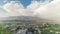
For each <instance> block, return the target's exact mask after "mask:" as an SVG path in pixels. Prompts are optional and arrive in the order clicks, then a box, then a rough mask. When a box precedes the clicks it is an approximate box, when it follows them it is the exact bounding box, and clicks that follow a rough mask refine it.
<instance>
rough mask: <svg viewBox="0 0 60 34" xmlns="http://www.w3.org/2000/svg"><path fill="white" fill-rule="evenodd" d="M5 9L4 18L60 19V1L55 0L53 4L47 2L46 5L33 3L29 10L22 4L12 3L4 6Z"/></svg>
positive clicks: (28, 7)
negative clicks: (33, 17)
mask: <svg viewBox="0 0 60 34" xmlns="http://www.w3.org/2000/svg"><path fill="white" fill-rule="evenodd" d="M3 9H4V10H6V13H5V15H3V16H7V17H9V16H22V15H23V16H35V17H40V18H42V19H52V20H54V19H58V20H59V19H60V0H54V1H51V2H48V1H45V2H44V3H41V2H38V1H32V2H31V4H30V5H28V6H27V8H24V6H23V5H22V4H21V3H17V2H15V1H11V2H9V3H6V4H4V5H3Z"/></svg>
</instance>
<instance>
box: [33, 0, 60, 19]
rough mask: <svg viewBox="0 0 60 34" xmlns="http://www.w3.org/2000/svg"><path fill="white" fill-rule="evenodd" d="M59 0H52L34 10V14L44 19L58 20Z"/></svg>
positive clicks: (59, 17)
mask: <svg viewBox="0 0 60 34" xmlns="http://www.w3.org/2000/svg"><path fill="white" fill-rule="evenodd" d="M59 3H60V0H54V1H52V2H51V3H49V4H47V5H45V6H44V7H39V8H38V9H36V10H35V13H34V15H35V16H38V17H40V18H44V19H52V20H60V4H59Z"/></svg>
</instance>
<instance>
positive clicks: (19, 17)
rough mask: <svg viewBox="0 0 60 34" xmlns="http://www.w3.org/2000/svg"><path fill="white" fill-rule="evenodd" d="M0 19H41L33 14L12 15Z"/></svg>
mask: <svg viewBox="0 0 60 34" xmlns="http://www.w3.org/2000/svg"><path fill="white" fill-rule="evenodd" d="M0 20H40V18H39V17H33V16H11V17H2V18H0Z"/></svg>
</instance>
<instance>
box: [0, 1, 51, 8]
mask: <svg viewBox="0 0 60 34" xmlns="http://www.w3.org/2000/svg"><path fill="white" fill-rule="evenodd" d="M10 1H19V2H20V3H22V4H23V6H24V7H26V6H28V5H29V4H31V1H32V0H0V5H3V4H5V3H7V2H10ZM35 1H38V2H39V1H40V2H45V1H49V2H51V1H52V0H35Z"/></svg>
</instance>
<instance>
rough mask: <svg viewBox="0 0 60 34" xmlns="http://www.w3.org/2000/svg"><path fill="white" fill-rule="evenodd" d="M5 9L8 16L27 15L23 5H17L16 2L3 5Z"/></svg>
mask: <svg viewBox="0 0 60 34" xmlns="http://www.w3.org/2000/svg"><path fill="white" fill-rule="evenodd" d="M3 9H4V10H6V12H7V14H8V16H22V15H27V14H26V10H25V9H24V7H23V5H22V4H21V3H16V2H15V1H11V2H9V3H7V4H5V5H3Z"/></svg>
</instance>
